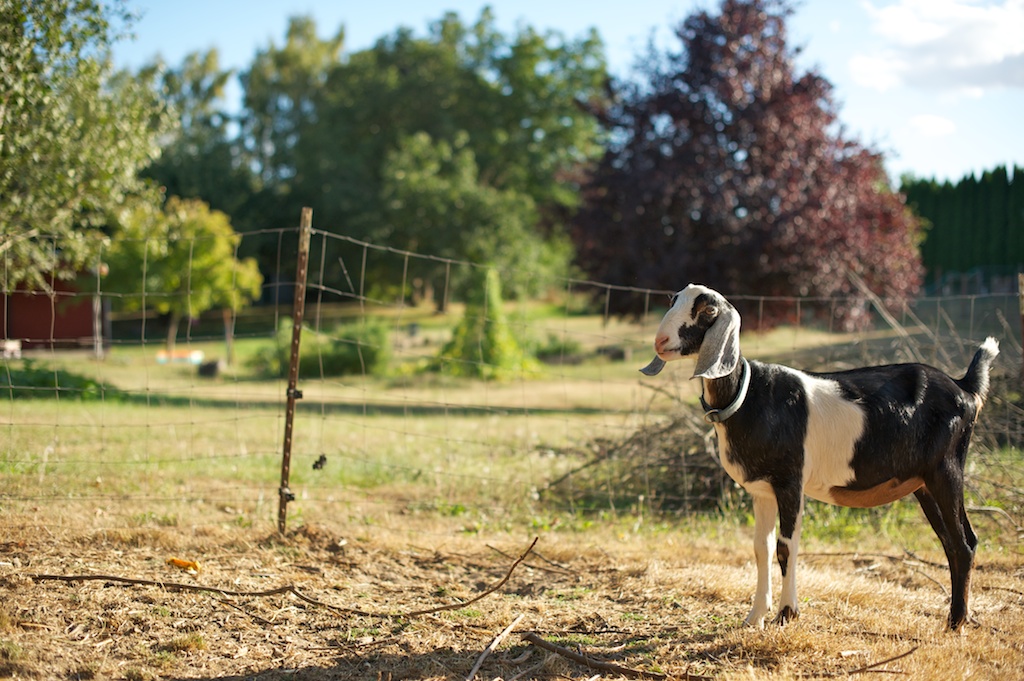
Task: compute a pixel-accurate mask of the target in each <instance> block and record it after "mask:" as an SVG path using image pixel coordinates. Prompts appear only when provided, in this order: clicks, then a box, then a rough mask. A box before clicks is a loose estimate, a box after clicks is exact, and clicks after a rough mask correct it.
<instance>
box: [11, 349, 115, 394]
mask: <svg viewBox="0 0 1024 681" xmlns="http://www.w3.org/2000/svg"><path fill="white" fill-rule="evenodd" d="M0 395H6V396H9V397H10V398H11V399H15V400H21V399H31V398H47V397H48V398H54V399H58V398H59V399H62V400H66V399H74V400H81V401H93V400H112V399H120V397H121V391H119V390H118V389H116V388H113V387H111V386H108V385H104V384H103V383H100V382H99V381H97V380H96V379H95V378H92V377H90V376H83V375H82V374H78V373H75V372H73V371H68V370H66V369H54V368H52V367H48V366H45V365H42V364H38V363H36V362H34V361H33V360H30V359H26V360H23V361H22V362H21V363H20V366H15V364H14V363H9V362H5V367H4V371H0Z"/></svg>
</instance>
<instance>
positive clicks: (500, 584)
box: [387, 537, 540, 617]
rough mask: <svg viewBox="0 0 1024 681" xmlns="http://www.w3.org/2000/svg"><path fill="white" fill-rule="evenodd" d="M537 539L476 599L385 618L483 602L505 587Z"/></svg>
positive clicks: (430, 612) (424, 613) (417, 614)
mask: <svg viewBox="0 0 1024 681" xmlns="http://www.w3.org/2000/svg"><path fill="white" fill-rule="evenodd" d="M539 539H540V537H534V538H533V542H532V543H531V544H530V545H529V546H528V547H527V548H526V550H525V551H523V553H522V555H520V556H519V557H518V558H516V560H515V562H514V563H512V566H511V567H510V568H509V569H508V572H506V573H505V576H504V577H502V578H501V581H499V582H498V583H497V584H495V585H494V586H492V587H491V588H489V589H487V590H485V591H482V592H480V594H479V595H477V596H476V597H474V598H471V599H469V600H468V601H462V602H460V603H450V604H449V605H440V606H438V607H436V608H428V609H426V610H417V611H415V612H409V613H405V614H404V615H387V617H419V616H420V615H432V614H434V613H435V612H444V611H445V610H458V609H459V608H465V607H466V606H467V605H471V604H473V603H476V602H477V601H479V600H483V599H484V598H486V597H487V596H490V595H491V594H492V593H494V592H495V591H497V590H498V589H500V588H501V587H503V586H505V582H507V581H508V580H509V578H510V577H512V573H513V572H515V569H516V568H517V567H519V564H520V563H522V562H523V561H524V560H526V557H527V556H528V555H530V551H533V547H534V546H536V545H537V541H538V540H539Z"/></svg>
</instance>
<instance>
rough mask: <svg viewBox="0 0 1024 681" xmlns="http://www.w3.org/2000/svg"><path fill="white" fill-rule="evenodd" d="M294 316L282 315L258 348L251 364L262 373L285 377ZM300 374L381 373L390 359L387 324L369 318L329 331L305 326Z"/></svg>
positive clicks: (270, 376)
mask: <svg viewBox="0 0 1024 681" xmlns="http://www.w3.org/2000/svg"><path fill="white" fill-rule="evenodd" d="M291 343H292V320H291V319H290V318H288V317H283V318H282V319H281V322H280V324H278V327H277V334H276V336H275V338H274V341H273V342H272V343H267V344H266V345H264V346H262V347H261V348H259V349H258V350H257V351H256V353H255V354H254V355H253V356H252V358H251V359H250V360H249V361H248V363H247V364H248V366H249V367H250V368H251V369H253V370H254V371H255V372H256V373H257V374H259V375H260V376H265V377H268V378H284V377H285V376H287V375H288V364H289V362H290V361H291ZM299 348H300V349H299V376H302V377H305V378H315V377H320V376H345V375H353V374H355V375H363V374H367V375H368V374H373V375H380V374H383V373H384V372H385V371H387V368H388V365H389V363H390V361H391V344H390V339H389V337H388V330H387V327H386V326H385V325H384V324H383V323H382V322H380V321H375V320H368V321H365V322H357V323H354V324H342V325H340V326H338V327H336V328H335V329H334V330H333V331H331V332H330V333H316V332H314V331H313V330H312V329H310V328H308V327H303V330H302V343H301V344H300V346H299Z"/></svg>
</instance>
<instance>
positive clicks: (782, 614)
mask: <svg viewBox="0 0 1024 681" xmlns="http://www.w3.org/2000/svg"><path fill="white" fill-rule="evenodd" d="M798 619H800V611H799V610H796V609H795V608H791V607H789V606H788V605H787V606H785V607H784V608H782V610H779V614H778V615H776V616H775V624H778V625H779V626H782V625H783V624H785V623H786V622H795V621H796V620H798Z"/></svg>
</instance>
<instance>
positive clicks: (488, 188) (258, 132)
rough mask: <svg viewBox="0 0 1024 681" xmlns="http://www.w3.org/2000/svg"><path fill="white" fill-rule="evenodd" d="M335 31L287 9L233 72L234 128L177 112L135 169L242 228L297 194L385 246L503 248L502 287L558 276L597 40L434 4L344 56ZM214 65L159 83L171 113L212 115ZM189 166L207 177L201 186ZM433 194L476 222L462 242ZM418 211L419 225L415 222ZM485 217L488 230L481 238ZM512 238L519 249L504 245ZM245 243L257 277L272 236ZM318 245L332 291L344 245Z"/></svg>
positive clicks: (294, 208)
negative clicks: (164, 154)
mask: <svg viewBox="0 0 1024 681" xmlns="http://www.w3.org/2000/svg"><path fill="white" fill-rule="evenodd" d="M343 43H344V29H343V28H341V29H339V30H338V31H336V32H335V33H334V34H333V35H331V36H330V37H327V38H320V37H319V36H318V34H317V26H316V24H315V22H314V21H313V20H312V19H310V18H308V17H295V18H293V19H291V21H290V23H289V26H288V28H287V32H286V35H285V40H284V42H283V43H273V42H271V43H270V44H268V45H267V46H266V47H265V48H263V49H261V50H260V51H259V52H258V53H257V54H256V56H255V59H254V60H253V62H252V64H251V65H250V66H249V67H248V68H246V69H243V70H242V72H241V74H240V80H241V83H242V87H243V92H244V98H243V108H242V111H241V112H240V114H239V116H238V119H237V123H238V129H239V130H240V133H239V135H238V137H237V138H233V139H229V138H228V134H229V128H228V127H227V126H221V127H217V126H216V125H214V122H217V121H220V120H221V119H220V118H204V117H202V116H199V117H191V118H185V119H183V120H182V126H183V132H182V134H181V135H180V136H179V137H177V138H175V139H173V140H172V141H171V142H170V144H169V146H168V148H167V151H168V161H167V162H161V163H158V164H156V165H155V166H154V167H153V168H152V169H151V171H150V172H151V175H152V176H153V177H155V178H157V179H158V180H159V181H160V182H163V183H165V184H167V186H169V187H176V188H181V189H182V191H183V193H184V194H185V195H187V196H195V197H198V198H202V199H203V200H205V201H207V202H208V203H209V204H210V205H212V206H214V207H219V208H222V209H223V210H226V211H229V213H230V215H231V217H232V223H233V224H234V225H235V226H236V227H237V228H238V229H239V230H240V231H243V232H254V231H257V230H264V229H266V228H267V227H271V228H273V227H283V226H287V225H290V224H293V223H294V220H295V216H296V215H298V213H299V211H300V209H301V208H302V207H303V206H312V207H314V208H315V210H316V223H317V226H318V229H320V230H324V231H329V232H334V233H338V234H344V235H345V236H349V237H354V238H357V239H365V240H370V241H375V242H383V240H384V239H391V240H390V241H388V242H387V245H389V246H392V247H395V248H399V249H411V248H413V247H414V246H415V245H417V244H423V243H425V242H428V241H434V240H436V241H437V242H439V243H440V244H441V245H442V247H443V248H444V252H445V253H447V254H450V257H459V258H465V257H472V254H473V253H476V252H479V251H480V250H481V249H483V250H485V251H486V252H487V255H486V257H485V262H491V263H493V264H495V265H497V266H500V267H504V266H505V263H506V262H508V261H512V260H514V261H515V266H516V267H517V268H519V267H523V268H526V270H527V271H526V272H525V273H524V274H523V275H522V276H520V277H519V279H518V281H510V282H509V285H510V289H509V290H510V293H512V294H518V292H519V291H520V290H521V289H522V288H523V287H524V286H526V285H527V284H528V283H529V284H530V285H531V286H533V287H534V288H536V287H538V286H540V285H542V284H543V283H544V282H545V281H548V280H549V279H550V276H551V272H552V271H555V270H560V273H562V274H564V272H565V268H566V263H567V259H568V253H569V251H570V246H569V242H568V240H567V238H566V237H565V236H564V231H565V229H564V225H565V222H566V218H567V216H568V215H569V214H570V213H571V212H572V211H573V210H574V209H575V207H576V206H577V204H578V201H579V198H578V194H579V191H578V190H579V181H580V178H581V177H582V170H581V169H582V167H583V166H585V165H586V164H588V163H590V162H592V161H593V160H594V159H595V158H597V156H598V155H599V154H600V145H599V142H600V131H599V129H598V126H597V124H596V121H595V120H594V118H593V116H591V115H590V114H588V113H586V112H585V111H583V110H582V109H581V108H580V107H579V106H578V101H596V100H598V99H600V98H601V97H602V96H603V84H604V81H605V62H604V57H603V53H602V46H601V43H600V40H599V39H598V38H597V36H596V35H595V34H593V33H591V34H589V35H587V36H584V37H582V38H581V39H577V40H569V39H566V38H565V37H564V36H562V35H561V34H558V33H555V32H551V33H540V32H537V31H535V30H533V29H531V28H529V27H522V28H520V29H518V30H517V32H516V33H515V34H514V35H510V36H509V35H505V34H502V33H501V32H499V31H498V30H497V29H496V28H495V20H494V17H493V15H492V13H491V12H490V10H484V11H483V13H482V14H481V15H480V17H479V19H478V20H477V21H476V22H475V23H474V24H472V25H468V24H464V23H463V22H462V21H460V19H459V18H458V17H457V16H456V15H455V14H451V13H449V14H445V15H444V16H443V17H442V18H441V19H440V20H438V21H437V22H435V23H433V24H432V25H431V26H430V28H429V30H428V32H427V34H426V35H425V36H418V35H415V34H414V33H413V32H412V31H411V30H409V29H405V28H403V29H399V30H397V31H396V32H394V34H392V35H389V36H385V37H383V38H381V39H380V40H379V41H378V42H377V43H376V44H375V45H373V47H371V48H369V49H366V50H361V51H358V52H354V53H351V54H347V55H343V54H342V46H343ZM219 74H220V72H219V71H217V69H216V68H215V65H214V64H213V63H212V62H211V60H210V59H209V58H206V59H204V58H202V57H198V56H190V57H189V58H188V60H187V63H186V64H184V65H183V66H182V67H181V68H179V69H176V70H173V71H170V72H168V75H174V76H175V82H174V83H170V82H168V83H167V84H166V85H164V86H163V87H164V89H165V91H167V92H168V93H169V96H172V95H173V103H174V106H175V109H176V110H178V111H215V110H216V106H215V104H216V102H217V101H218V99H217V97H212V98H211V95H214V94H215V92H216V88H215V87H213V86H215V85H217V84H218V83H219V80H218V79H219V77H220V75H219ZM165 81H166V78H165ZM185 83H191V84H193V85H192V86H190V87H181V84H185ZM174 93H180V95H181V97H184V98H185V100H187V99H189V98H192V99H194V100H195V101H193V102H189V101H184V100H183V99H182V98H181V97H178V96H177V95H176V94H174ZM205 121H210V123H209V124H208V123H206V122H205ZM193 128H198V129H196V130H192V129H193ZM232 129H233V128H232ZM207 133H208V134H207ZM197 140H201V143H199V142H198V141H197ZM225 143H226V144H227V145H228V146H229V147H230V149H231V152H230V154H228V153H227V152H226V151H224V149H223V145H224V144H225ZM445 148H447V149H449V150H450V152H451V153H452V154H453V157H452V161H451V164H450V166H448V167H446V168H445V170H444V173H443V174H442V177H440V178H437V182H436V183H433V184H431V183H424V181H423V175H422V173H420V174H417V172H403V171H405V170H406V169H407V167H408V165H409V164H412V166H413V168H421V169H422V167H423V166H422V164H424V163H426V164H429V163H430V162H432V161H433V160H434V159H435V158H436V157H438V156H443V155H444V154H445V152H444V149H445ZM208 149H212V150H214V151H215V152H216V153H214V154H212V155H208V151H207V150H208ZM229 156H230V158H228V157H229ZM189 157H190V158H191V160H189ZM203 165H205V166H207V167H205V168H200V167H199V166H203ZM471 166H475V170H474V171H472V172H470V171H469V170H470V167H471ZM449 170H450V171H451V172H450V173H449V172H448V171H449ZM193 171H194V172H193ZM463 171H465V172H463ZM190 173H191V174H192V175H193V176H195V177H201V178H207V177H211V178H215V179H217V178H216V176H217V175H218V174H219V175H220V178H219V179H217V181H215V182H211V183H209V184H208V185H200V184H199V183H198V182H194V181H190V180H189V174H190ZM247 173H249V175H248V176H246V174H247ZM228 178H230V179H231V181H230V182H227V181H226V180H227V179H228ZM247 182H248V183H249V184H248V187H247V188H246V187H245V184H246V183H247ZM405 183H410V184H411V185H412V186H410V187H403V186H402V185H404V184H405ZM243 195H244V196H246V197H247V198H246V199H245V200H242V199H241V197H242V196H243ZM445 195H448V196H451V197H452V198H453V199H454V200H456V201H459V200H463V201H466V202H468V203H469V204H470V205H469V208H470V209H472V210H473V211H475V212H476V217H477V218H480V219H481V220H482V221H483V222H481V223H480V224H475V225H473V226H472V227H473V229H474V230H475V232H476V234H475V236H474V239H473V240H472V241H470V242H466V241H463V240H462V238H461V236H462V235H461V231H460V230H462V229H463V228H464V227H465V226H466V224H467V222H468V221H469V219H470V218H469V217H468V216H467V217H465V218H463V219H461V221H457V220H456V221H453V220H452V219H451V217H452V216H453V215H454V214H456V213H458V212H460V211H459V210H457V209H458V208H459V206H458V205H457V204H455V205H452V206H448V207H447V209H446V211H439V210H436V207H437V205H438V204H437V201H439V200H440V199H441V198H442V197H443V196H445ZM396 196H397V197H400V198H401V200H402V201H403V203H402V207H401V208H398V207H396V206H395V205H394V203H393V202H394V200H395V198H396ZM420 207H422V208H423V209H424V210H425V211H426V212H427V214H428V217H429V219H428V220H425V221H421V220H419V219H418V217H417V211H418V210H419V208H420ZM488 229H493V230H496V232H495V234H494V235H493V238H491V240H490V241H488V240H487V239H486V237H485V234H484V233H485V232H486V231H487V230H488ZM506 232H507V234H506ZM517 241H522V243H523V245H524V249H523V254H522V255H520V254H516V253H513V252H512V250H511V249H508V248H507V247H506V245H507V244H509V243H515V242H517ZM246 243H247V245H248V244H250V243H251V244H253V246H252V248H254V249H255V253H254V254H255V255H256V256H257V257H258V258H259V261H260V265H261V268H262V270H263V271H264V272H265V273H267V272H277V271H279V269H278V262H277V258H278V256H279V252H278V251H279V246H280V244H279V240H278V236H277V235H276V234H272V233H270V232H269V231H267V232H264V233H262V234H258V235H254V237H253V238H252V239H247V240H246ZM323 243H324V244H325V247H326V248H328V249H329V253H326V254H323V255H322V257H321V254H319V253H317V252H316V249H317V248H319V244H314V253H313V254H312V255H313V257H314V258H318V259H320V260H322V261H323V262H324V263H325V271H324V284H325V285H326V286H328V287H331V288H334V289H339V290H348V287H347V285H346V280H345V277H344V270H343V263H344V262H345V261H347V260H348V259H349V258H350V256H351V258H352V259H355V260H358V257H359V255H360V254H358V253H357V252H355V251H352V250H346V247H345V246H344V243H342V242H339V241H338V240H324V242H323ZM464 245H465V246H466V248H463V246H464ZM496 251H500V252H499V253H498V254H497V256H498V257H493V258H492V257H491V256H492V255H493V254H494V253H495V252H496ZM430 254H431V255H435V254H434V253H430ZM283 255H284V260H283V261H284V262H290V259H289V258H288V255H289V254H288V253H284V254H283ZM339 258H340V259H341V260H339ZM400 268H401V265H400V264H398V265H395V264H392V263H385V264H382V265H379V266H378V271H377V272H375V274H378V275H381V276H375V277H374V279H376V280H378V281H381V280H385V279H387V280H390V281H394V282H400V281H402V278H401V276H400V275H401V269H400ZM350 269H351V268H350ZM424 276H425V277H429V276H434V275H433V274H432V273H425V274H424ZM394 288H395V290H397V288H398V287H397V284H396V285H395V286H394Z"/></svg>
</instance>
